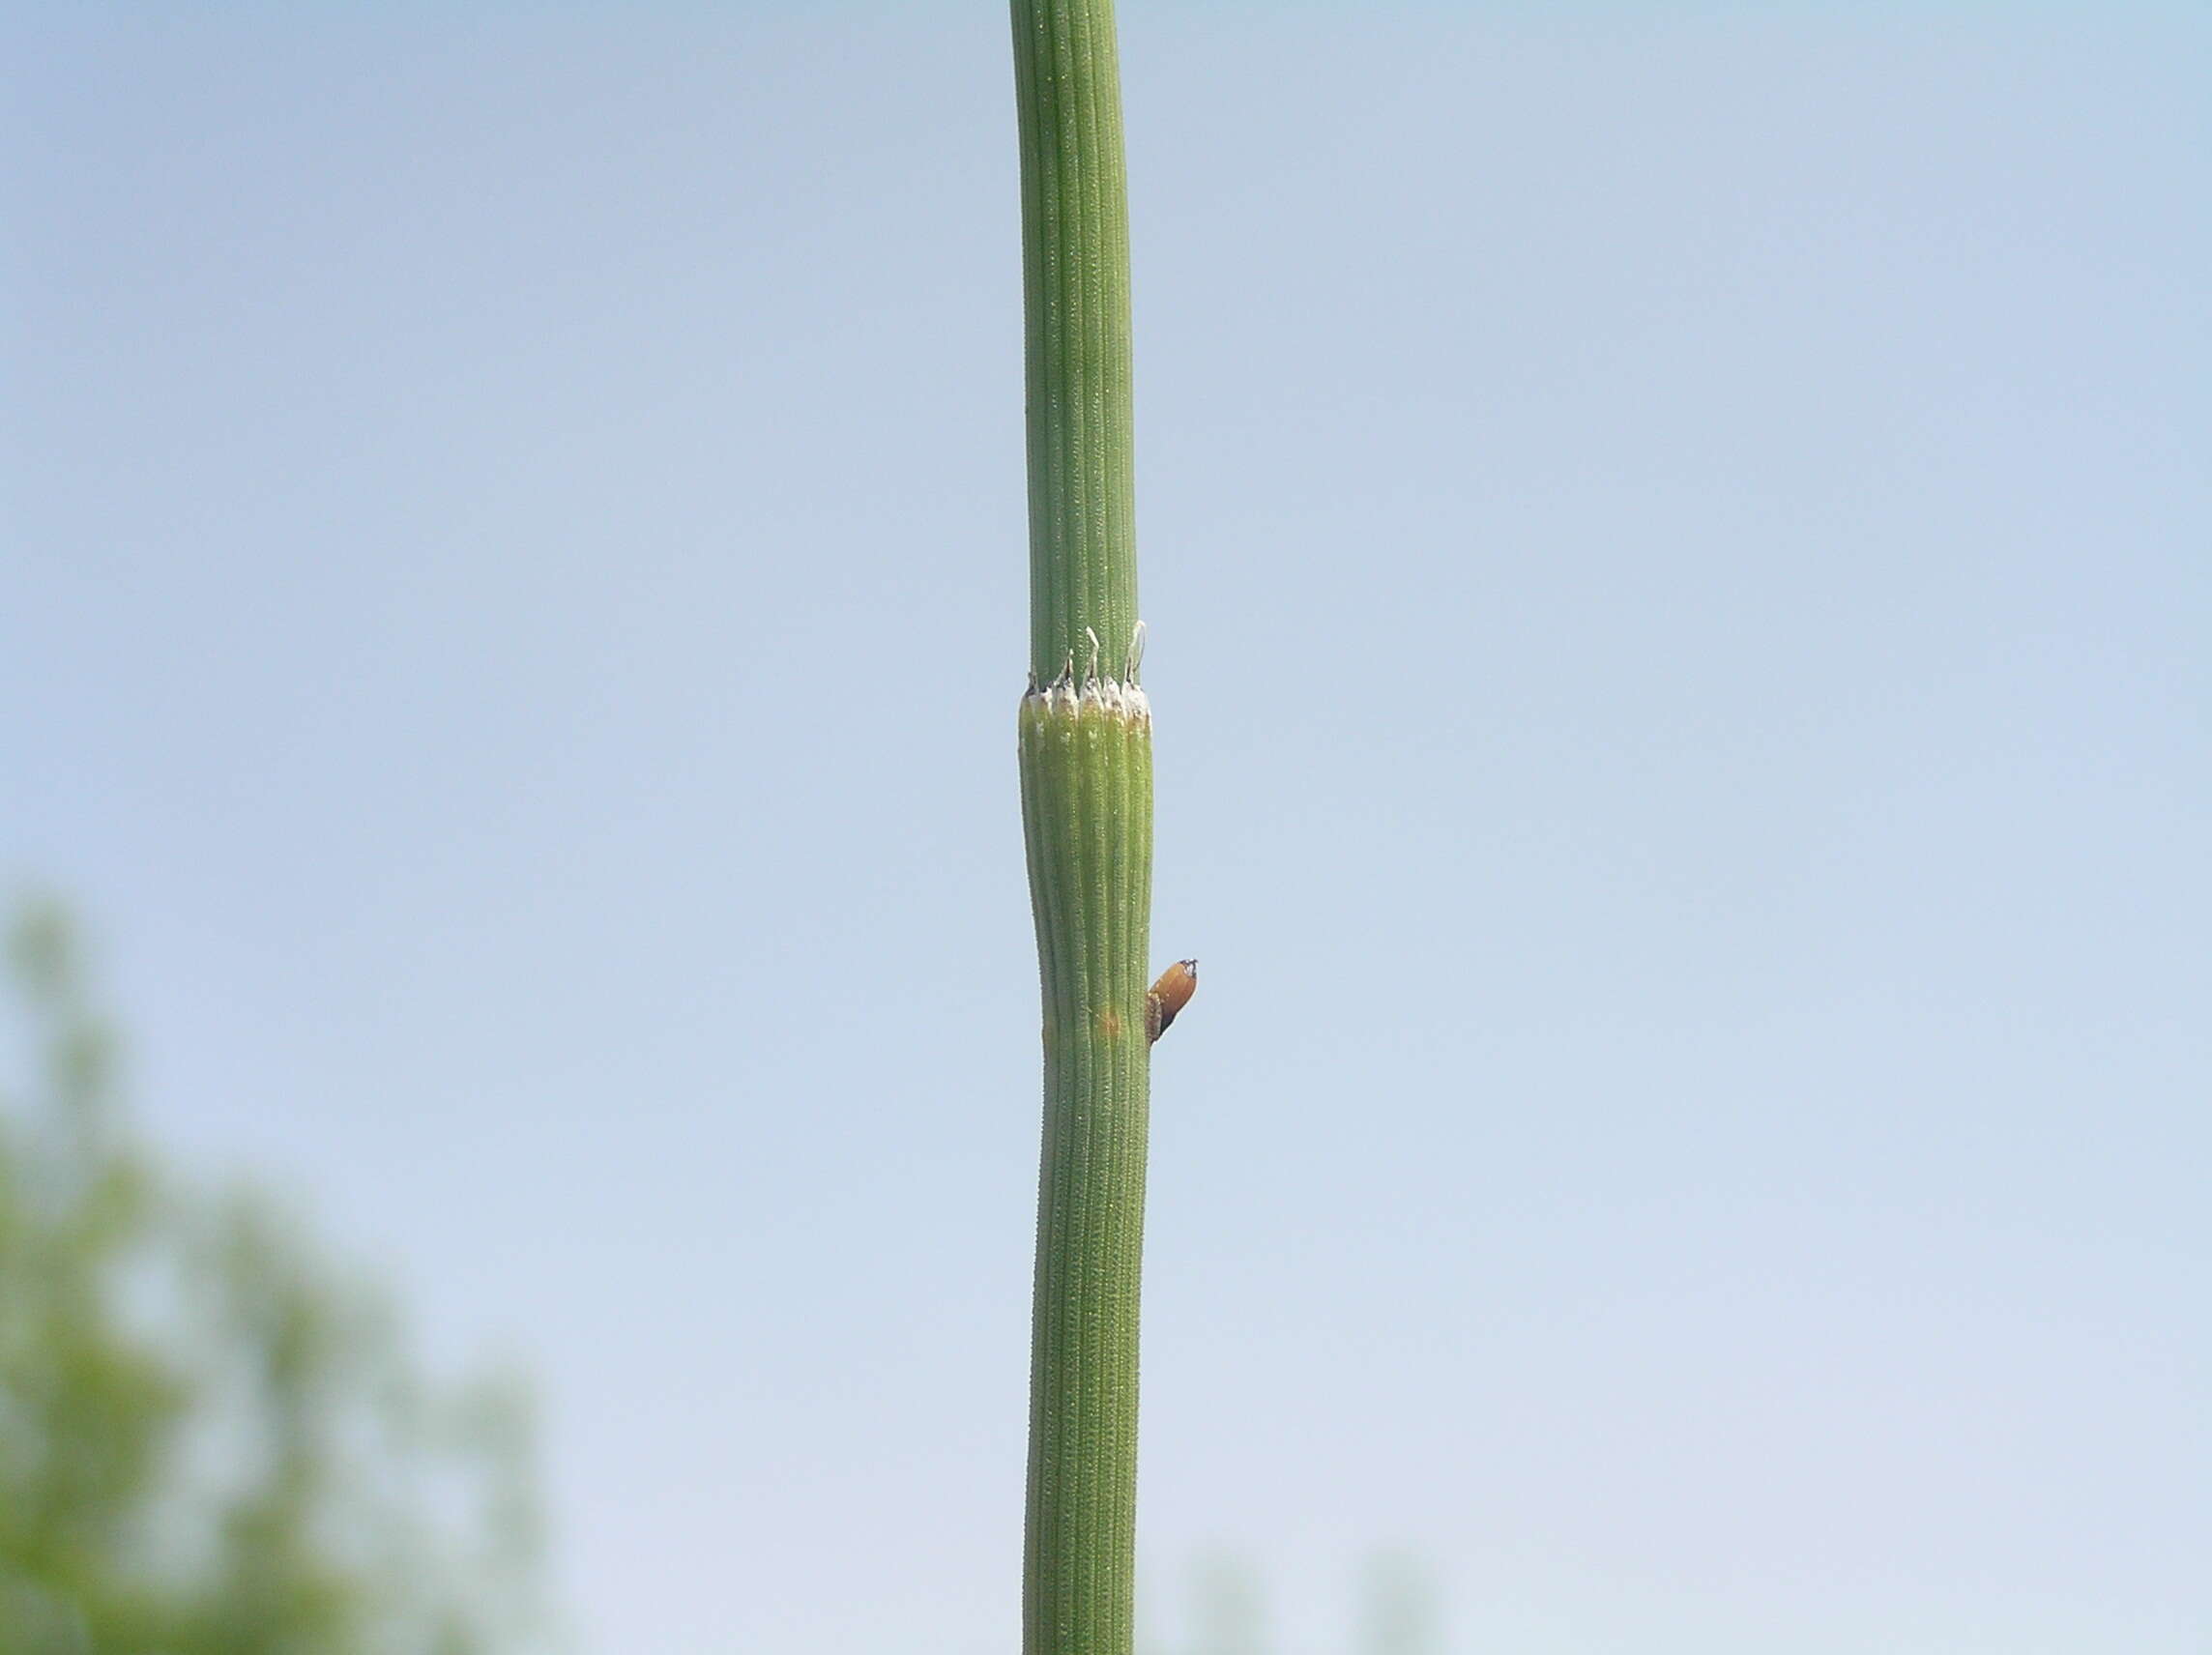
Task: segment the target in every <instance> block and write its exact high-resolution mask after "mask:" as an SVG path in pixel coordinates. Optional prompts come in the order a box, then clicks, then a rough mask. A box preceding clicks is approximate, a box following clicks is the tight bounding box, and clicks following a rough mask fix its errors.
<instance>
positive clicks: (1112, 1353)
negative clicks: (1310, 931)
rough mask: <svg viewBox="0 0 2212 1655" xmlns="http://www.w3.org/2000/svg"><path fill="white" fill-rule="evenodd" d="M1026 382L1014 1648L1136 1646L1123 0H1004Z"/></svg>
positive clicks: (1144, 720)
mask: <svg viewBox="0 0 2212 1655" xmlns="http://www.w3.org/2000/svg"><path fill="white" fill-rule="evenodd" d="M1013 35H1014V73H1015V94H1016V103H1017V109H1018V114H1019V125H1020V132H1021V158H1022V274H1023V282H1022V294H1023V315H1024V342H1025V363H1026V381H1025V388H1026V392H1027V398H1028V447H1029V501H1030V595H1031V596H1030V693H1029V694H1028V695H1026V696H1025V697H1023V700H1022V707H1021V716H1020V720H1019V727H1020V737H1021V740H1020V747H1021V775H1022V818H1023V827H1024V833H1025V836H1026V841H1027V846H1028V855H1029V872H1030V891H1031V901H1032V906H1033V909H1034V912H1035V917H1036V935H1037V958H1038V965H1039V972H1040V975H1041V977H1042V981H1043V1003H1044V1031H1043V1032H1044V1132H1043V1141H1044V1147H1043V1157H1042V1161H1041V1164H1040V1166H1039V1170H1038V1176H1037V1258H1036V1282H1035V1302H1034V1307H1033V1336H1032V1337H1033V1343H1032V1347H1031V1359H1030V1457H1029V1495H1028V1508H1027V1517H1026V1540H1025V1543H1024V1555H1023V1591H1022V1602H1023V1616H1022V1621H1023V1634H1022V1647H1023V1650H1024V1655H1129V1650H1130V1644H1131V1639H1132V1635H1133V1623H1134V1613H1133V1609H1134V1581H1133V1575H1134V1568H1135V1533H1136V1479H1137V1313H1138V1284H1139V1267H1140V1263H1141V1260H1142V1251H1143V1242H1144V1211H1145V1209H1144V1203H1145V1144H1146V1111H1147V1107H1148V1098H1147V1088H1148V1084H1149V1079H1150V1042H1149V1039H1148V1031H1147V1027H1146V1017H1145V992H1146V973H1145V962H1146V959H1147V957H1148V955H1149V953H1150V940H1149V931H1150V914H1151V855H1152V827H1151V823H1152V814H1151V812H1152V774H1151V763H1152V761H1151V713H1150V707H1149V706H1148V704H1147V702H1146V700H1145V696H1144V692H1143V691H1142V690H1140V689H1138V688H1137V686H1136V683H1135V682H1134V670H1133V669H1134V665H1135V663H1134V660H1133V658H1132V657H1133V654H1134V648H1135V634H1136V627H1137V566H1136V551H1135V544H1134V539H1133V520H1134V499H1133V488H1132V482H1131V465H1130V452H1131V438H1130V380H1129V248H1128V211H1127V206H1126V198H1125V194H1124V189H1123V183H1122V163H1121V87H1120V83H1119V76H1118V72H1117V69H1116V62H1115V45H1114V14H1113V8H1112V4H1111V0H1013Z"/></svg>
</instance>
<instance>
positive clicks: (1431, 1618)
mask: <svg viewBox="0 0 2212 1655" xmlns="http://www.w3.org/2000/svg"><path fill="white" fill-rule="evenodd" d="M1189 1609H1190V1630H1191V1636H1190V1638H1189V1640H1187V1641H1185V1642H1180V1643H1179V1644H1176V1645H1171V1646H1168V1647H1173V1648H1174V1649H1175V1651H1176V1655H1277V1648H1278V1646H1277V1644H1276V1642H1275V1640H1274V1639H1273V1637H1272V1636H1271V1632H1270V1628H1269V1625H1268V1615H1267V1598H1266V1591H1265V1590H1264V1589H1263V1587H1262V1585H1261V1582H1260V1579H1259V1577H1258V1575H1256V1574H1255V1573H1254V1572H1253V1570H1252V1569H1251V1568H1250V1566H1249V1565H1247V1564H1246V1563H1244V1562H1242V1561H1241V1560H1240V1559H1238V1558H1236V1557H1233V1556H1226V1555H1217V1556H1213V1557H1209V1558H1208V1559H1206V1560H1205V1561H1204V1562H1203V1563H1201V1564H1200V1566H1199V1568H1198V1569H1197V1571H1196V1573H1195V1574H1194V1575H1193V1576H1192V1579H1191V1589H1190V1597H1189ZM1301 1647H1306V1645H1301ZM1349 1648H1350V1650H1351V1652H1352V1655H1441V1651H1442V1648H1443V1634H1442V1624H1441V1617H1440V1615H1439V1613H1438V1610H1437V1598H1436V1591H1435V1587H1434V1586H1433V1584H1432V1583H1431V1582H1430V1579H1429V1576H1428V1573H1427V1571H1426V1570H1424V1569H1423V1568H1422V1567H1421V1566H1420V1565H1419V1564H1418V1563H1417V1562H1416V1561H1415V1560H1414V1559H1413V1558H1412V1557H1410V1556H1407V1555H1405V1554H1404V1553H1378V1554H1377V1555H1375V1556H1373V1557H1370V1558H1369V1559H1368V1561H1367V1565H1366V1568H1365V1570H1364V1572H1363V1576H1362V1579H1361V1581H1360V1585H1359V1598H1358V1611H1357V1619H1356V1623H1355V1626H1354V1630H1353V1638H1352V1641H1351V1643H1350V1645H1349ZM1148 1652H1149V1655H1163V1646H1162V1645H1161V1644H1159V1643H1158V1642H1156V1641H1151V1642H1149V1643H1148Z"/></svg>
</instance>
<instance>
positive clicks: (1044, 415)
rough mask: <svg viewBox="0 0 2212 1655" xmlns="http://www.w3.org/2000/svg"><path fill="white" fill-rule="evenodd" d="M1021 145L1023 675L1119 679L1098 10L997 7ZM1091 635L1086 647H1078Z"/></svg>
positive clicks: (1119, 498) (1125, 466) (1119, 566)
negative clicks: (1069, 668) (1007, 24)
mask: <svg viewBox="0 0 2212 1655" xmlns="http://www.w3.org/2000/svg"><path fill="white" fill-rule="evenodd" d="M1013 13H1014V96H1015V108H1016V112H1017V114H1018V115H1019V118H1020V123H1021V135H1022V298H1023V312H1024V315H1025V317H1026V320H1027V347H1028V348H1027V351H1026V353H1025V355H1026V360H1027V363H1028V377H1027V388H1026V389H1027V392H1028V400H1029V452H1030V671H1031V672H1033V674H1035V676H1036V680H1037V682H1039V683H1049V682H1052V680H1053V679H1055V678H1057V677H1058V676H1059V675H1060V673H1061V671H1062V668H1064V667H1065V666H1066V665H1067V663H1068V662H1069V661H1071V660H1072V661H1073V662H1074V663H1075V667H1076V670H1077V671H1078V672H1088V671H1089V670H1091V665H1092V663H1091V650H1092V649H1093V647H1095V648H1096V649H1097V651H1098V652H1099V653H1098V659H1097V664H1096V671H1097V672H1098V673H1100V674H1102V675H1103V676H1105V677H1107V678H1117V679H1118V678H1124V677H1126V676H1128V671H1129V664H1130V663H1129V649H1130V637H1131V635H1132V633H1133V632H1134V631H1135V629H1136V624H1137V554H1136V538H1135V534H1134V519H1135V489H1134V484H1133V482H1132V472H1131V468H1130V450H1131V449H1132V447H1133V444H1132V442H1131V438H1130V430H1129V206H1128V191H1127V189H1126V188H1125V186H1124V184H1123V182H1122V176H1121V77H1120V74H1119V73H1118V71H1117V69H1116V64H1115V52H1114V7H1113V4H1112V0H1013ZM1091 635H1095V637H1096V639H1097V643H1096V645H1095V646H1093V645H1092V643H1091Z"/></svg>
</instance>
